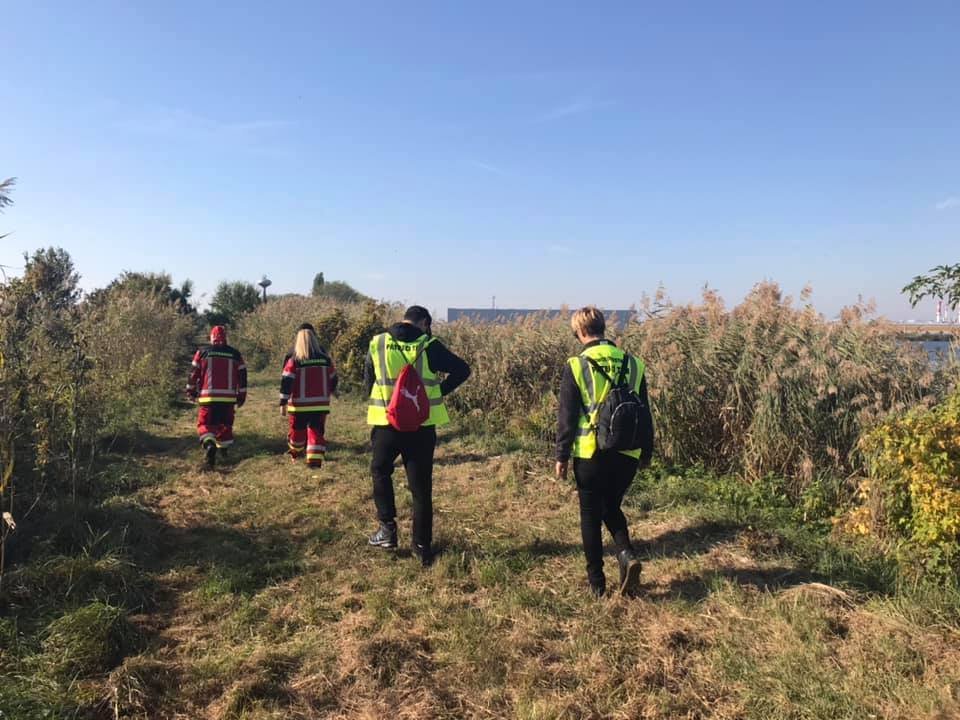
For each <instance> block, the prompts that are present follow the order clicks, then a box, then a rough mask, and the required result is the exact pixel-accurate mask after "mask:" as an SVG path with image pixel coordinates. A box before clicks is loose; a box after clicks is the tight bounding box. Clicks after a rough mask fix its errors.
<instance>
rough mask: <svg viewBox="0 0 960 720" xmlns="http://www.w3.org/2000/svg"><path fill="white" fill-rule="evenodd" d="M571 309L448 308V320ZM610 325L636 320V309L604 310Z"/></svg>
mask: <svg viewBox="0 0 960 720" xmlns="http://www.w3.org/2000/svg"><path fill="white" fill-rule="evenodd" d="M570 313H571V311H570V310H544V309H541V310H531V309H523V308H447V322H455V321H456V320H473V321H475V322H485V323H507V322H512V321H514V320H522V319H523V318H527V317H531V316H538V317H546V318H556V317H569V315H570ZM603 314H604V316H605V317H606V320H607V324H608V325H620V326H623V325H626V324H627V323H628V322H630V321H631V320H635V319H636V316H637V312H636V311H635V310H604V311H603Z"/></svg>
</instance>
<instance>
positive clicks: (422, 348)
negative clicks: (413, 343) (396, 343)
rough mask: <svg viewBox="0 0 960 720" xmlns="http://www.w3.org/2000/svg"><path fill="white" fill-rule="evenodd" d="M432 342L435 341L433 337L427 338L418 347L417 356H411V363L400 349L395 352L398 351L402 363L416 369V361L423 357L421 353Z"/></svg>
mask: <svg viewBox="0 0 960 720" xmlns="http://www.w3.org/2000/svg"><path fill="white" fill-rule="evenodd" d="M434 340H436V338H435V337H431V338H427V341H426V342H425V343H423V344H422V345H420V349H419V350H417V354H416V355H414V356H413V361H411V360H410V358H408V357H407V354H406V353H405V352H404V351H403V350H401V349H400V348H397V350H399V351H400V354H401V355H402V356H403V361H404V362H405V363H406V364H407V365H413V366H414V367H416V365H417V360H419V359H420V356H421V355H423V352H424V351H425V350H426V349H427V348H428V347H429V346H430V345H431V343H433V341H434Z"/></svg>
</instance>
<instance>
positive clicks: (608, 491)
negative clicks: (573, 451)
mask: <svg viewBox="0 0 960 720" xmlns="http://www.w3.org/2000/svg"><path fill="white" fill-rule="evenodd" d="M638 465H639V461H638V460H637V459H636V458H632V457H629V456H627V455H622V454H621V453H619V452H611V451H603V450H598V451H597V453H596V454H595V455H594V456H593V457H592V458H590V459H589V460H584V459H581V458H574V459H573V477H574V479H575V480H576V481H577V496H578V497H579V499H580V534H581V535H582V536H583V552H584V555H586V558H587V577H588V578H589V579H590V582H591V583H594V584H597V585H600V584H603V582H604V577H603V536H602V531H601V524H602V525H606V526H607V530H609V531H610V534H611V535H613V541H614V542H615V543H616V545H617V550H618V551H620V550H627V549H629V548H630V533H629V531H628V530H627V518H626V517H625V516H624V514H623V510H621V509H620V503H622V502H623V496H624V495H625V494H626V492H627V488H629V487H630V483H632V482H633V477H634V475H636V474H637V466H638Z"/></svg>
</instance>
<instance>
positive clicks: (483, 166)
mask: <svg viewBox="0 0 960 720" xmlns="http://www.w3.org/2000/svg"><path fill="white" fill-rule="evenodd" d="M470 164H471V165H472V166H473V167H475V168H478V169H479V170H485V171H486V172H488V173H493V174H494V175H506V174H507V173H506V172H505V171H504V170H502V169H501V168H498V167H497V166H496V165H491V164H490V163H485V162H480V161H479V160H471V161H470Z"/></svg>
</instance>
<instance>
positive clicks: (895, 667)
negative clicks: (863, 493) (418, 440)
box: [0, 375, 960, 720]
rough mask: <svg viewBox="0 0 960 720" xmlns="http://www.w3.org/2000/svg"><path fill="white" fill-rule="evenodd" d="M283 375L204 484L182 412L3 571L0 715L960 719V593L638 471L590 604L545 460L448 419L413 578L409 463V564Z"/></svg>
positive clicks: (362, 450)
mask: <svg viewBox="0 0 960 720" xmlns="http://www.w3.org/2000/svg"><path fill="white" fill-rule="evenodd" d="M275 385H276V378H274V377H273V376H272V375H271V376H269V377H268V376H255V377H254V378H253V382H252V384H251V388H252V389H251V400H250V402H249V404H248V405H247V406H245V407H244V408H243V409H241V410H240V411H239V414H238V422H237V427H236V430H237V435H238V438H239V441H238V444H237V446H236V447H235V448H234V449H233V450H232V451H231V456H230V457H229V459H228V461H227V462H226V463H224V465H223V466H222V467H220V468H219V469H218V470H217V471H215V472H210V473H204V472H201V471H200V452H199V449H198V447H197V446H196V439H195V432H194V428H193V412H192V411H187V410H184V411H183V412H182V413H181V415H179V416H178V418H176V419H175V420H174V421H172V422H171V423H170V424H168V425H164V426H162V427H158V428H149V429H148V430H149V432H147V433H145V434H144V435H143V436H141V437H140V438H138V439H137V440H136V441H135V442H133V443H132V444H131V446H130V447H129V448H124V450H126V451H128V453H129V454H127V455H124V456H123V457H122V458H121V457H119V456H117V457H115V458H114V463H113V464H112V465H111V467H110V468H108V472H107V475H106V476H105V480H108V481H109V483H110V486H111V488H112V490H111V492H110V493H109V496H107V497H105V498H103V499H102V501H99V502H98V503H97V504H95V505H94V506H92V507H86V508H84V509H83V510H76V509H73V510H72V511H67V510H65V511H64V513H72V514H71V515H70V517H69V522H66V521H64V522H63V523H61V524H59V525H58V524H57V521H56V520H51V521H50V522H51V524H52V525H51V528H52V529H51V531H50V534H49V536H48V538H47V539H46V540H45V541H44V543H42V544H40V545H39V546H38V549H37V550H36V551H35V552H34V553H33V555H32V556H31V558H30V559H29V561H26V562H23V563H22V564H20V565H18V566H16V567H15V568H14V570H13V571H12V572H8V574H7V576H6V578H5V579H4V586H3V591H2V596H0V600H2V604H0V608H2V610H3V614H2V615H0V643H2V648H3V650H2V655H0V662H2V668H0V711H2V713H0V717H4V718H18V719H19V718H34V717H36V718H41V717H80V718H85V717H94V718H100V717H103V718H128V717H138V718H191V719H194V718H223V719H226V718H251V719H252V718H285V719H286V718H321V717H323V718H325V717H331V718H385V717H400V718H524V719H528V720H533V719H535V718H543V719H546V718H798V719H799V718H851V719H853V718H858V719H859V718H870V717H876V718H921V717H922V718H930V717H940V718H954V717H960V611H958V608H960V602H958V601H957V598H956V596H954V595H950V594H948V593H947V592H945V591H937V592H934V591H925V590H923V589H920V588H916V589H910V588H902V587H897V583H896V580H895V576H894V575H893V571H892V570H891V568H890V566H889V565H888V564H885V563H884V562H882V561H880V560H878V559H876V558H872V557H871V556H868V555H857V554H854V553H853V552H852V551H850V550H846V549H843V548H841V547H838V546H835V545H833V544H832V542H831V541H830V540H829V539H828V537H827V535H826V533H825V532H824V531H823V529H822V528H820V527H819V526H818V527H806V526H804V525H803V524H802V523H798V522H796V521H794V520H792V519H791V518H790V517H788V514H787V513H784V514H782V515H777V514H776V513H771V512H763V513H760V512H759V511H756V512H755V511H754V510H752V506H751V505H750V504H749V503H744V502H739V501H737V500H736V498H731V497H730V496H729V494H725V493H724V492H723V487H724V486H723V482H722V479H721V480H712V479H710V478H705V477H701V476H699V475H697V474H690V475H689V476H682V477H681V476H676V475H672V474H669V473H667V472H665V471H663V470H659V471H653V472H650V473H648V474H646V475H644V476H643V477H642V478H640V479H639V480H638V482H637V483H636V485H635V487H634V488H633V490H632V491H631V493H630V494H629V496H628V498H627V501H626V503H625V505H626V511H627V515H628V518H629V519H630V520H631V528H632V532H633V535H634V538H635V540H636V542H637V544H638V545H639V546H640V548H641V549H642V555H643V557H644V561H645V566H644V575H643V586H642V594H641V596H640V597H638V598H621V597H617V596H612V595H611V596H609V597H607V598H605V599H603V600H599V601H598V600H594V599H592V598H591V596H590V595H589V594H588V593H587V592H586V586H585V577H584V562H583V557H582V553H581V549H580V543H579V530H578V525H577V517H578V516H577V506H576V495H575V492H574V489H573V487H572V485H571V484H567V483H561V482H557V481H555V480H554V479H553V478H552V477H551V471H552V461H551V459H550V457H549V455H548V454H546V453H544V452H542V449H537V448H534V447H525V446H523V444H522V443H518V442H515V441H507V440H504V439H498V438H495V437H488V436H483V435H477V434H475V433H474V434H470V433H466V432H465V431H464V430H463V429H462V428H459V427H458V426H457V425H456V424H454V425H453V426H451V427H450V428H448V429H445V430H444V431H443V432H442V433H441V441H440V446H439V448H438V452H437V467H436V473H435V493H434V494H435V507H436V520H435V535H436V542H437V545H438V549H439V551H440V554H439V557H438V558H437V562H436V563H435V564H434V566H433V567H431V568H429V569H426V570H425V569H422V568H421V567H420V566H419V565H418V564H417V563H416V562H415V561H414V559H413V558H411V557H410V554H409V551H407V550H405V549H404V548H405V547H406V546H407V545H408V543H409V494H408V493H407V492H406V491H405V489H404V488H403V481H402V471H401V472H399V473H398V475H397V480H398V482H397V490H398V492H397V498H398V505H399V508H400V513H401V517H400V525H401V549H400V550H399V551H397V552H395V553H388V552H384V551H381V550H375V549H371V548H368V547H367V545H366V538H365V536H366V534H367V533H368V532H370V531H372V530H373V529H374V527H375V520H374V512H373V502H372V499H371V497H370V480H369V474H368V470H367V463H368V455H367V438H368V429H367V428H366V426H365V425H364V422H363V420H364V408H363V405H362V404H361V403H360V402H359V401H358V400H355V399H344V400H341V401H339V402H337V403H336V404H335V406H334V412H333V414H332V416H331V420H330V423H329V426H328V429H329V432H328V440H329V442H330V446H331V450H330V453H329V459H328V462H327V463H326V464H325V466H324V468H323V469H322V470H320V471H319V472H317V471H310V470H307V469H306V468H305V467H303V466H302V465H298V466H293V465H292V464H291V463H290V461H289V459H288V458H287V456H286V455H285V454H284V450H285V436H284V432H285V430H284V428H285V419H283V418H281V417H280V415H279V410H278V409H277V407H276V405H275V400H274V398H275ZM718 488H719V490H718ZM78 513H79V514H78ZM607 572H608V576H612V575H614V574H615V572H616V567H615V562H614V559H613V558H612V557H608V558H607Z"/></svg>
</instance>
